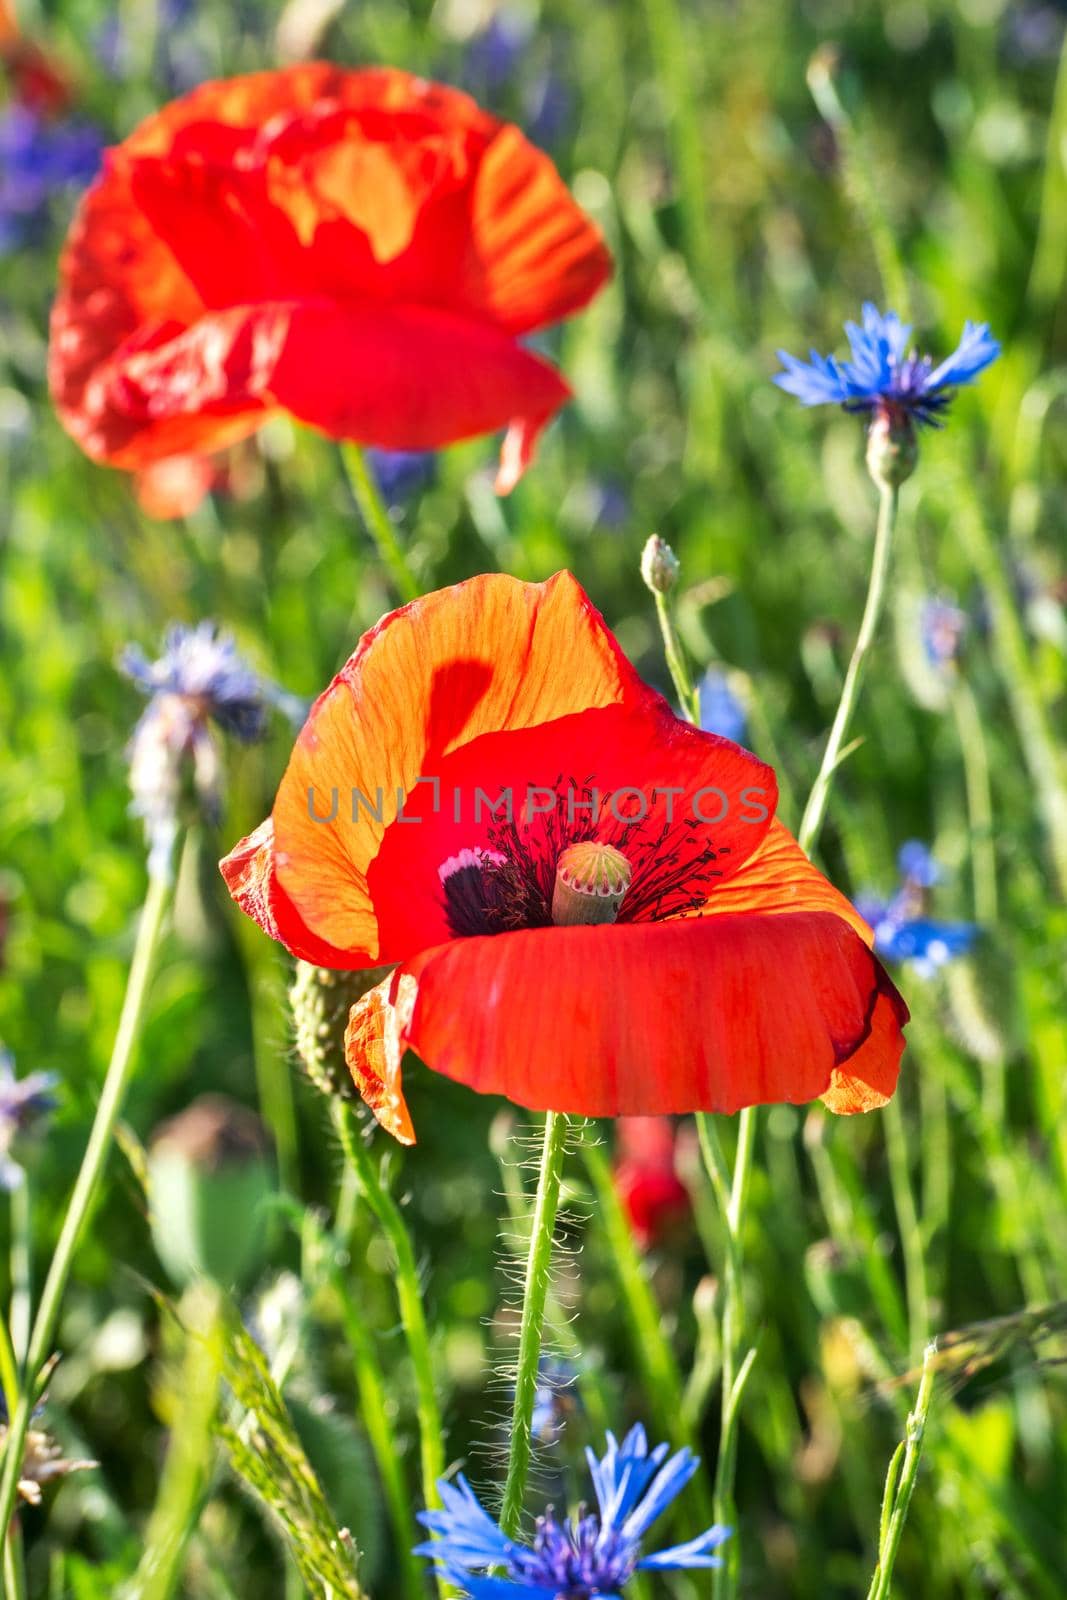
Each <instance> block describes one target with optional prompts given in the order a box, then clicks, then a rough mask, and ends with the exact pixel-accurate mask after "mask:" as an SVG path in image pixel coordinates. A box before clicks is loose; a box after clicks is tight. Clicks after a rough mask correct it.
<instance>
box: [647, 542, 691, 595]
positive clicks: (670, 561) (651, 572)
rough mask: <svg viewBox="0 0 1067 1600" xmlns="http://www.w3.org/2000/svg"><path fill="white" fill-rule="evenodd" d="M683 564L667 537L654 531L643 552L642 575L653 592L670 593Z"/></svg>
mask: <svg viewBox="0 0 1067 1600" xmlns="http://www.w3.org/2000/svg"><path fill="white" fill-rule="evenodd" d="M681 570H682V564H681V562H680V561H679V560H678V557H677V556H676V555H675V553H674V551H673V550H672V549H671V547H670V545H669V544H668V543H667V541H666V540H665V539H661V538H660V536H659V534H658V533H653V534H652V535H651V536H650V537H649V539H648V542H647V543H646V545H645V548H644V549H643V550H642V552H641V576H642V578H644V580H645V582H646V583H647V585H648V587H649V588H650V589H651V590H652V593H653V594H669V593H670V591H671V590H672V589H673V588H674V586H675V584H676V583H677V582H678V574H679V572H681Z"/></svg>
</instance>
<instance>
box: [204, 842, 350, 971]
mask: <svg viewBox="0 0 1067 1600" xmlns="http://www.w3.org/2000/svg"><path fill="white" fill-rule="evenodd" d="M219 871H220V872H221V873H222V876H223V880H224V881H225V884H226V887H227V889H229V891H230V894H231V895H232V896H233V898H234V900H235V901H236V902H237V904H238V905H239V906H240V908H241V910H242V911H243V912H244V913H245V914H246V916H249V917H251V918H252V921H253V922H257V923H258V924H259V926H260V927H261V928H262V929H263V932H264V933H267V934H269V935H270V937H271V938H272V939H277V940H278V943H279V944H283V945H284V946H285V948H286V949H287V950H288V951H289V953H290V955H294V956H296V957H297V958H298V959H299V960H301V961H312V962H314V963H315V965H316V966H319V967H333V968H345V969H348V968H353V967H362V966H363V965H364V963H363V962H362V961H351V960H349V958H348V955H347V954H346V952H345V951H343V950H337V949H335V947H334V946H333V945H331V944H328V943H327V942H326V941H325V940H324V939H320V938H319V937H318V935H317V934H314V933H312V932H311V930H310V929H309V928H308V927H307V926H306V925H305V924H304V922H303V921H302V920H301V918H300V914H299V912H298V911H297V909H296V907H295V906H294V905H293V903H292V901H291V900H290V899H289V896H288V895H287V894H286V892H285V890H284V889H283V888H282V887H281V885H280V884H279V883H278V880H277V876H276V874H275V870H274V824H273V823H272V822H271V820H270V818H269V817H268V818H267V820H266V822H261V823H260V825H259V827H258V828H257V829H256V830H255V832H254V833H250V834H249V835H248V837H247V838H245V839H241V840H240V841H239V842H238V843H237V844H235V845H234V847H233V849H232V850H231V851H230V853H229V855H226V856H224V857H223V858H222V860H221V861H220V862H219Z"/></svg>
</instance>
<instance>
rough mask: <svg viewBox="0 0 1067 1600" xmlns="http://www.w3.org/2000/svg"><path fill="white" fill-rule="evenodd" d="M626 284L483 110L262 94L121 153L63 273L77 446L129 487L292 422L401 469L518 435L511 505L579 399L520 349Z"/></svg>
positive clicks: (420, 90) (377, 72) (371, 88)
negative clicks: (570, 403)
mask: <svg viewBox="0 0 1067 1600" xmlns="http://www.w3.org/2000/svg"><path fill="white" fill-rule="evenodd" d="M609 271H610V259H609V257H608V255H607V251H606V249H605V247H604V244H603V241H602V239H601V238H600V235H599V233H598V231H597V229H596V228H595V226H594V225H593V224H592V223H591V222H590V221H589V219H588V218H587V217H586V216H585V215H584V213H583V212H582V211H581V210H580V209H579V208H578V207H577V206H576V205H575V203H574V201H573V200H572V199H571V197H570V195H569V194H568V192H567V190H566V188H565V186H564V185H563V183H562V181H561V180H560V178H559V175H558V174H557V173H556V171H555V168H554V167H553V166H552V163H551V162H550V161H549V159H548V158H547V156H545V155H543V154H542V153H541V152H539V151H537V150H535V149H534V148H533V147H532V146H531V145H529V144H528V143H527V141H526V140H525V139H524V138H523V137H522V135H521V134H520V133H519V132H518V130H517V129H515V128H512V127H510V126H509V125H506V124H501V123H499V122H497V121H496V119H495V118H493V117H490V116H488V115H487V114H486V113H485V112H483V111H481V110H480V109H479V108H478V106H477V105H475V103H474V102H473V101H472V100H471V99H470V98H469V97H468V96H467V95H464V94H461V93H460V92H459V91H457V90H453V89H449V88H445V87H443V86H440V85H434V84H428V83H426V82H425V81H424V80H422V79H419V78H415V77H413V76H411V75H410V74H408V73H404V72H399V71H395V70H392V69H373V70H369V71H362V72H345V71H343V70H341V69H339V68H335V67H330V66H327V65H324V64H311V65H302V66H297V67H293V68H289V69H286V70H283V71H280V72H273V73H259V74H253V75H252V76H250V77H247V78H238V79H232V80H228V81H225V82H221V83H212V84H205V85H203V86H202V87H201V88H200V89H198V90H196V91H194V92H193V93H192V94H190V95H187V96H185V97H184V98H183V99H181V100H178V101H176V102H174V103H173V104H172V105H170V106H168V107H166V108H165V109H164V110H163V111H161V112H160V113H158V114H157V115H155V116H153V117H150V118H149V119H148V120H147V121H146V122H145V123H143V124H142V125H141V127H140V128H138V129H137V130H136V132H135V133H134V134H133V135H131V137H130V138H128V139H127V140H126V141H125V142H124V143H123V144H122V145H120V146H119V147H118V148H117V149H116V150H114V151H112V152H111V153H110V155H109V158H108V162H107V164H106V168H105V171H104V174H103V175H102V177H101V178H100V179H99V180H98V181H97V183H96V184H94V185H93V187H92V189H91V190H90V191H89V193H88V194H87V196H86V197H85V199H84V200H83V202H82V205H81V207H80V208H79V212H78V216H77V218H76V220H75V223H74V225H73V227H72V229H71V233H70V237H69V240H68V244H67V247H66V249H65V251H64V255H63V259H62V262H61V269H60V279H61V283H60V293H59V295H58V297H57V300H56V305H55V309H54V313H53V321H52V339H51V348H50V358H49V376H50V383H51V387H52V392H53V395H54V398H55V401H56V405H57V408H58V410H59V414H60V416H61V418H62V420H63V422H64V424H65V425H66V426H67V428H68V429H69V430H70V432H71V433H72V434H73V435H74V437H75V438H76V439H77V440H78V441H79V443H80V444H81V445H82V447H83V448H84V449H85V450H86V451H87V452H88V453H89V454H90V455H92V456H93V457H94V458H95V459H98V460H102V461H108V462H110V463H112V464H113V465H116V466H120V467H124V468H127V469H138V468H141V467H144V466H146V465H149V464H151V463H152V462H154V461H157V460H160V459H162V458H164V457H166V456H170V455H175V454H179V453H183V452H190V451H198V452H201V453H208V452H210V451H213V450H220V449H222V448H224V447H225V446H226V445H228V444H231V443H233V442H235V441H236V440H238V439H240V438H241V437H244V436H245V435H247V434H248V433H250V432H251V431H253V430H254V429H255V428H256V427H258V426H259V424H260V423H261V422H262V420H263V417H264V415H265V413H266V411H267V410H269V409H271V408H273V407H276V406H277V407H282V408H285V409H287V410H289V411H291V412H292V414H293V415H294V416H296V417H298V418H299V419H300V420H301V421H304V422H307V423H309V424H311V425H312V426H314V427H317V428H320V429H322V430H323V431H325V432H326V433H328V434H331V435H332V436H334V437H343V438H352V439H355V440H357V441H359V442H360V443H364V444H371V445H378V446H381V447H383V448H387V449H435V448H438V447H440V446H443V445H446V444H450V443H453V442H455V441H457V440H461V439H466V438H470V437H472V436H474V435H477V434H482V433H489V432H495V431H497V430H498V429H499V430H504V429H506V430H507V434H506V438H505V441H504V446H503V450H502V455H501V466H500V473H499V476H498V480H497V485H498V488H499V490H500V492H502V493H503V492H506V491H507V490H508V489H510V488H511V487H512V486H513V485H514V483H515V482H516V481H517V479H518V478H519V476H520V475H521V473H522V471H523V470H524V468H525V466H526V465H527V463H528V461H529V459H530V456H531V454H532V452H533V449H534V446H535V443H536V440H537V437H538V435H539V433H540V432H541V430H542V429H543V428H544V426H545V424H546V422H547V421H548V420H549V419H550V418H551V417H552V416H553V415H554V413H555V412H556V411H557V410H558V409H559V407H560V406H561V405H562V404H563V402H564V401H565V400H566V399H567V397H568V394H569V390H568V389H567V386H566V384H565V383H564V382H563V380H562V379H561V378H560V377H559V375H558V374H557V373H556V372H555V371H554V370H553V369H552V368H551V367H550V366H548V365H547V364H546V363H545V362H544V361H542V360H541V359H540V358H539V357H537V356H535V355H533V354H531V353H529V352H528V351H526V350H524V349H522V348H521V347H520V346H519V345H518V344H517V343H516V338H515V336H516V334H518V333H522V332H526V331H529V330H531V329H534V328H538V327H542V326H544V325H545V324H546V323H548V322H550V321H554V320H556V319H557V318H559V317H561V316H564V315H567V314H569V313H570V312H572V311H575V310H577V309H579V308H580V307H581V306H582V305H584V304H585V303H586V302H587V301H588V300H589V299H590V298H591V297H592V295H593V294H594V293H595V292H596V290H597V289H598V288H599V287H600V286H601V284H602V283H603V282H604V281H605V279H606V277H607V275H608V273H609ZM238 324H239V325H240V327H241V329H242V332H241V334H240V336H239V337H238V336H237V334H236V331H235V330H236V327H237V325H238ZM231 341H236V343H237V344H238V345H247V344H249V343H252V344H254V345H255V346H256V351H257V355H256V359H255V361H254V363H252V364H251V365H250V364H249V362H248V361H246V360H245V359H244V357H243V356H242V354H241V351H240V349H237V350H232V349H231V348H230V344H231ZM268 353H269V354H268Z"/></svg>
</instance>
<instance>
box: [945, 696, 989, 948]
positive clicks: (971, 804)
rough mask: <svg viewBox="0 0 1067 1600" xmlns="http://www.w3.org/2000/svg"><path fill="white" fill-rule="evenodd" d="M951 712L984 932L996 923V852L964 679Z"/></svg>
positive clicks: (984, 766) (982, 750) (975, 721)
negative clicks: (953, 718)
mask: <svg viewBox="0 0 1067 1600" xmlns="http://www.w3.org/2000/svg"><path fill="white" fill-rule="evenodd" d="M952 711H953V715H954V717H955V719H956V732H957V734H958V736H959V741H960V754H961V755H962V757H963V779H964V784H965V786H966V789H967V816H968V821H969V824H970V835H971V871H972V874H973V877H974V914H975V917H976V919H977V921H978V922H980V923H981V924H982V926H983V927H985V928H993V927H995V926H996V922H997V914H998V912H997V852H996V845H995V842H994V838H993V796H992V791H991V789H990V783H989V753H988V751H987V749H986V739H985V730H984V729H983V727H982V718H981V714H980V712H979V710H978V703H977V701H976V700H975V698H974V691H973V690H972V688H971V686H970V684H969V683H968V682H967V680H966V679H965V678H960V679H959V680H958V681H957V682H956V683H955V684H954V685H953V688H952Z"/></svg>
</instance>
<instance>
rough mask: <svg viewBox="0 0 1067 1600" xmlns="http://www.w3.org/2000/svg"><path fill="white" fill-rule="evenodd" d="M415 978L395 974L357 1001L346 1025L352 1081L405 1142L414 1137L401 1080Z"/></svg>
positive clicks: (385, 1125) (379, 1117)
mask: <svg viewBox="0 0 1067 1600" xmlns="http://www.w3.org/2000/svg"><path fill="white" fill-rule="evenodd" d="M414 990H415V986H414V983H413V982H412V980H411V979H410V978H406V977H403V976H402V977H401V978H400V981H399V987H397V986H396V985H395V984H394V981H393V974H392V973H390V975H389V977H387V978H383V980H382V982H381V983H379V984H377V985H376V986H375V988H373V989H370V990H368V992H367V993H366V994H365V995H363V997H362V998H361V999H359V1000H357V1001H356V1003H355V1005H354V1006H353V1007H352V1010H351V1011H350V1012H349V1014H348V1026H347V1027H346V1029H345V1060H346V1061H347V1062H348V1067H349V1071H350V1072H351V1074H352V1081H353V1082H354V1083H355V1086H356V1088H357V1089H358V1090H359V1092H360V1094H361V1095H362V1096H363V1099H364V1102H365V1103H366V1105H367V1106H368V1107H369V1108H370V1110H371V1111H372V1112H373V1113H374V1116H375V1117H376V1118H377V1120H378V1121H379V1122H380V1123H381V1125H382V1127H383V1128H384V1129H385V1130H386V1132H387V1133H391V1134H392V1135H393V1138H394V1139H397V1140H399V1142H400V1143H401V1144H414V1143H415V1130H414V1128H413V1127H412V1126H411V1117H410V1116H409V1115H408V1108H407V1102H406V1101H405V1099H404V1093H403V1090H402V1088H401V1086H400V1063H401V1061H402V1060H403V1057H404V1046H403V1044H402V1043H401V1033H402V1028H403V1026H404V1024H405V1023H406V1020H407V1017H408V1014H409V1012H410V1009H411V1005H412V1003H413V1001H414Z"/></svg>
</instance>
